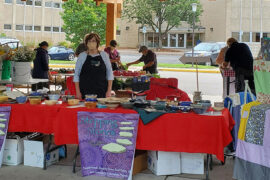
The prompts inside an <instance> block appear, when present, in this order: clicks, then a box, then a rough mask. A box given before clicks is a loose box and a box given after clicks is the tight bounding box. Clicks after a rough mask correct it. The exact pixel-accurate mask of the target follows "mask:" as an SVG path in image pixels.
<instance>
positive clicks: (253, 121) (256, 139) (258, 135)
mask: <svg viewBox="0 0 270 180" xmlns="http://www.w3.org/2000/svg"><path fill="white" fill-rule="evenodd" d="M269 109H270V104H261V105H258V106H253V107H252V108H251V111H250V115H249V118H248V121H247V125H246V134H245V141H246V142H248V143H252V144H256V145H260V146H263V139H264V128H265V116H266V114H265V113H266V111H268V110H269Z"/></svg>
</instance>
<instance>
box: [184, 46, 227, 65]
mask: <svg viewBox="0 0 270 180" xmlns="http://www.w3.org/2000/svg"><path fill="white" fill-rule="evenodd" d="M225 46H226V43H224V42H215V43H213V42H202V43H200V44H198V45H197V46H195V47H194V56H193V57H192V51H188V52H186V53H185V54H184V55H183V56H182V57H180V59H179V60H180V61H181V62H182V63H183V64H187V63H195V62H196V60H197V62H198V64H206V65H211V66H212V65H216V59H217V56H218V54H219V52H220V49H221V48H223V47H225Z"/></svg>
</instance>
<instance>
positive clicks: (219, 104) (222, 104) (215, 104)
mask: <svg viewBox="0 0 270 180" xmlns="http://www.w3.org/2000/svg"><path fill="white" fill-rule="evenodd" d="M214 106H215V107H222V108H224V102H214Z"/></svg>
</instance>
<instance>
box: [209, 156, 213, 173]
mask: <svg viewBox="0 0 270 180" xmlns="http://www.w3.org/2000/svg"><path fill="white" fill-rule="evenodd" d="M210 170H211V171H212V170H213V155H212V154H210Z"/></svg>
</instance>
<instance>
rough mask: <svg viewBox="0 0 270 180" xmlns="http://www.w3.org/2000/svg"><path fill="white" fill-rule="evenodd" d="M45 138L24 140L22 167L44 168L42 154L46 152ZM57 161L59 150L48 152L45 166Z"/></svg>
mask: <svg viewBox="0 0 270 180" xmlns="http://www.w3.org/2000/svg"><path fill="white" fill-rule="evenodd" d="M47 140H48V138H47V137H45V136H44V137H38V138H36V139H34V140H24V165H25V166H32V167H40V168H43V167H44V164H43V162H44V154H45V152H46V148H47V146H48V144H47ZM58 161H59V149H56V150H54V151H53V152H50V153H49V154H47V156H46V162H47V166H50V165H52V164H54V163H56V162H58Z"/></svg>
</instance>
